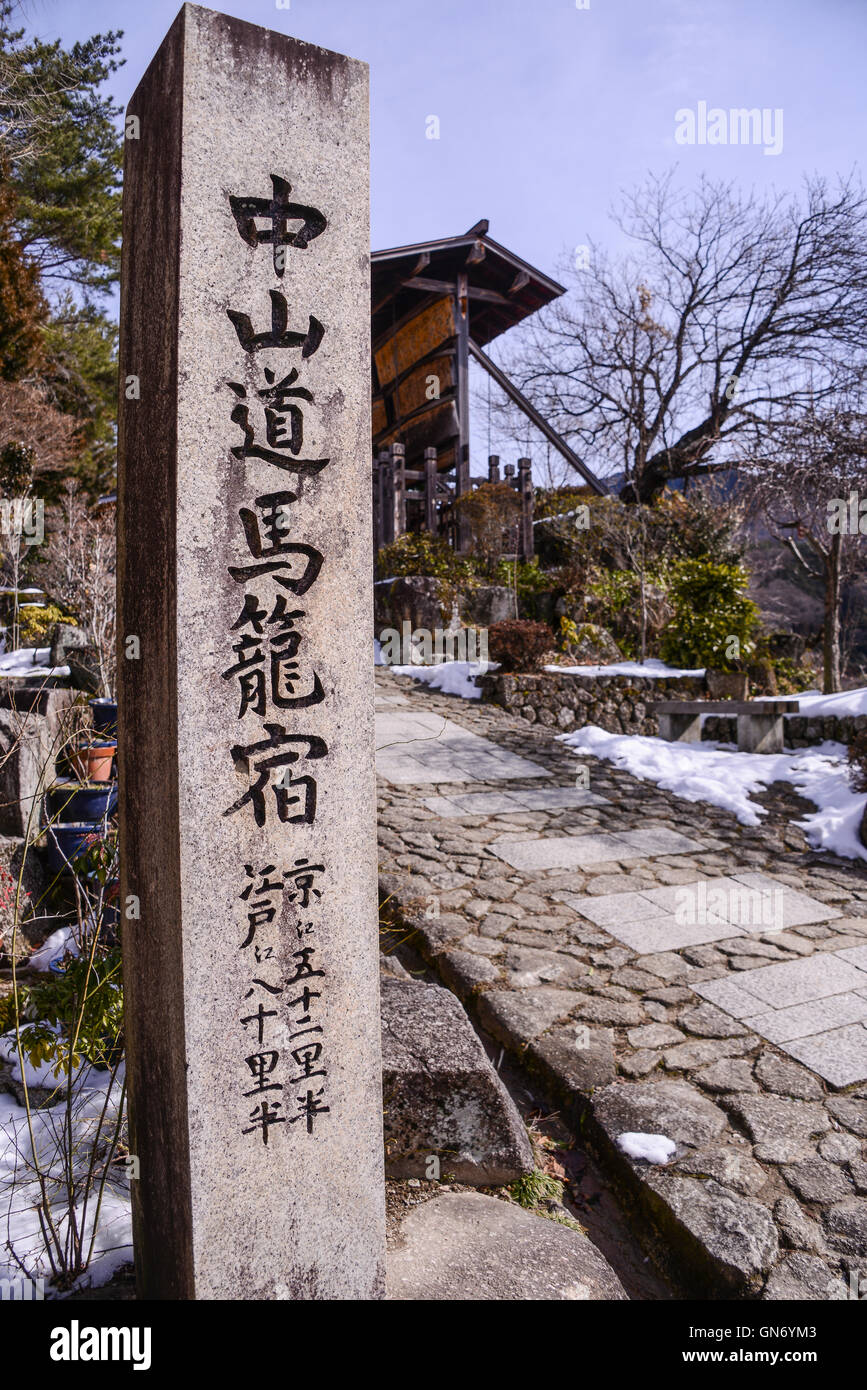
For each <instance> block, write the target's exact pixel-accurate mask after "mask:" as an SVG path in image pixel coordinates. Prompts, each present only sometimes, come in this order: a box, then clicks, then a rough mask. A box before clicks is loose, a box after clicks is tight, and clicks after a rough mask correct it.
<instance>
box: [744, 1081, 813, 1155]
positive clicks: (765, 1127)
mask: <svg viewBox="0 0 867 1390" xmlns="http://www.w3.org/2000/svg"><path fill="white" fill-rule="evenodd" d="M729 1109H730V1110H731V1112H732V1114H733V1115H736V1116H737V1117H738V1118H739V1119H741V1120H742V1121H743V1123H744V1125H745V1126H746V1128H747V1131H748V1133H749V1136H750V1138H751V1139H752V1140H753V1142H754V1144H755V1146H756V1158H758V1159H760V1160H761V1161H762V1162H764V1163H797V1162H799V1161H800V1160H802V1159H808V1158H811V1157H812V1156H813V1154H814V1153H815V1145H814V1144H812V1143H811V1142H810V1136H811V1135H813V1134H824V1133H825V1131H826V1130H828V1129H830V1127H831V1121H830V1120H829V1118H828V1114H827V1112H826V1110H825V1108H824V1106H822V1105H814V1104H812V1103H810V1102H808V1101H801V1100H777V1099H776V1097H774V1096H749V1095H739V1096H737V1097H736V1098H734V1099H732V1100H731V1101H730V1102H729Z"/></svg>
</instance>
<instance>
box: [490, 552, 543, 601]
mask: <svg viewBox="0 0 867 1390" xmlns="http://www.w3.org/2000/svg"><path fill="white" fill-rule="evenodd" d="M493 582H494V583H495V584H502V586H503V588H505V589H514V588H517V590H518V598H519V599H525V598H531V597H532V596H533V594H541V593H544V592H545V591H546V590H548V589H553V588H555V587H556V580H555V579H554V578H553V576H552V575H550V574H546V573H545V571H544V570H540V569H539V561H538V559H532V560H519V561H518V562H517V565H516V564H515V562H514V561H513V560H500V562H499V564H498V565H497V568H496V570H495V571H494V575H493Z"/></svg>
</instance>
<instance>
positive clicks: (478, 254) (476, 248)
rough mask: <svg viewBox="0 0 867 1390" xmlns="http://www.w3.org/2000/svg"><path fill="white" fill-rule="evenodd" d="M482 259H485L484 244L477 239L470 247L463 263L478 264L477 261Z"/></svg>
mask: <svg viewBox="0 0 867 1390" xmlns="http://www.w3.org/2000/svg"><path fill="white" fill-rule="evenodd" d="M484 259H485V245H484V242H481V241H477V242H476V243H475V244H474V245H473V246H472V247H471V248H470V251H469V255H468V256H467V259H466V262H465V264H466V265H478V264H479V261H483V260H484Z"/></svg>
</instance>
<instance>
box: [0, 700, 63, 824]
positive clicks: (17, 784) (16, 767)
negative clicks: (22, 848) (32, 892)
mask: <svg viewBox="0 0 867 1390" xmlns="http://www.w3.org/2000/svg"><path fill="white" fill-rule="evenodd" d="M75 698H76V693H75V691H74V690H65V689H52V690H33V691H30V690H28V689H26V688H21V687H18V688H17V689H14V690H8V689H7V690H5V691H4V692H3V702H2V705H0V834H3V835H13V836H24V835H27V834H28V833H29V834H30V835H35V834H36V832H37V831H38V828H39V824H40V813H41V809H42V796H43V794H44V792H45V790H46V788H47V787H49V786H50V785H51V783H52V782H53V781H54V779H55V777H56V775H57V774H56V767H55V763H56V759H57V756H58V754H59V753H60V752H61V750H62V748H63V747H64V745H65V743H66V742H67V741H68V737H69V733H70V732H71V729H72V725H71V722H70V707H71V705H72V704H73V702H74V701H75Z"/></svg>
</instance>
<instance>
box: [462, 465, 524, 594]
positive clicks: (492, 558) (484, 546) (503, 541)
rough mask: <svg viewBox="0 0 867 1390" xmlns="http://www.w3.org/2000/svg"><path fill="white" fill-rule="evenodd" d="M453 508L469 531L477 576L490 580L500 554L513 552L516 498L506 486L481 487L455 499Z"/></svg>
mask: <svg viewBox="0 0 867 1390" xmlns="http://www.w3.org/2000/svg"><path fill="white" fill-rule="evenodd" d="M455 505H456V507H457V509H458V512H459V513H460V515H461V517H462V518H463V519H464V520H466V522H467V523H468V525H469V528H470V535H471V538H472V546H473V554H474V558H475V568H476V571H477V573H478V572H481V573H482V574H483V575H485V576H486V577H493V575H494V574H495V573H496V570H497V565H498V564H499V561H500V556H501V555H502V554H503V551H504V550H505V551H508V552H512V551H513V550H514V549H515V548H516V547H515V528H516V527H517V526H518V523H519V521H520V518H521V498H520V494H519V493H518V492H517V491H516V490H515V488H513V487H512V486H511V485H510V484H509V483H482V484H481V486H480V487H477V488H475V489H474V490H473V491H472V492H467V493H464V495H463V496H462V497H458V498H457V499H456V503H455Z"/></svg>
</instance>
